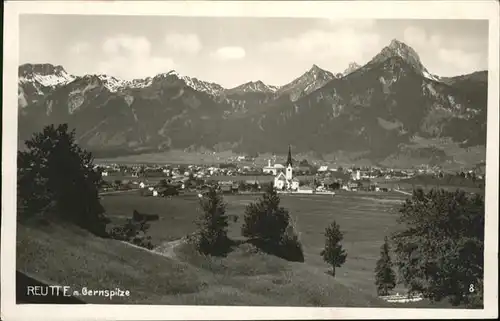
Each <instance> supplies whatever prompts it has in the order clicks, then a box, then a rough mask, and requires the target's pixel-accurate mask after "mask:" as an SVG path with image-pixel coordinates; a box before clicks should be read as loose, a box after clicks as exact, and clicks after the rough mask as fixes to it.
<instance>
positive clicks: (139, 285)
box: [17, 192, 449, 307]
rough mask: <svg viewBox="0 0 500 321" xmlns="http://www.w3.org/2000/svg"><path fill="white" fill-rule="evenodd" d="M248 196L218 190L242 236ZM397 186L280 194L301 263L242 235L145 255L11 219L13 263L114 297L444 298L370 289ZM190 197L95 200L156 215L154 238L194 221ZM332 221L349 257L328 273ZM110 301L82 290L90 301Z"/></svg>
mask: <svg viewBox="0 0 500 321" xmlns="http://www.w3.org/2000/svg"><path fill="white" fill-rule="evenodd" d="M257 197H258V196H256V195H230V196H225V201H226V202H227V203H228V207H227V213H228V214H234V215H237V216H238V217H239V220H238V222H236V223H231V225H230V231H229V234H230V237H231V238H232V239H235V240H238V239H239V240H241V232H240V228H241V224H242V221H243V213H244V208H245V206H246V205H247V204H248V203H250V202H252V201H254V200H255V199H257ZM402 197H404V195H401V194H397V193H395V194H392V193H374V192H373V193H369V192H367V193H361V192H359V193H348V192H345V193H343V192H340V193H339V194H338V195H336V196H335V197H329V196H318V195H316V196H312V195H307V196H297V195H294V196H282V197H281V199H282V205H283V206H284V207H285V208H287V209H289V210H290V213H291V215H292V217H293V218H294V219H295V220H296V221H297V226H298V231H299V233H300V238H301V242H302V244H303V247H304V252H305V262H304V263H294V262H288V261H285V260H282V259H280V258H277V257H275V256H272V255H268V254H264V253H253V252H252V246H251V245H249V244H246V243H243V244H240V245H238V246H236V248H235V249H234V251H232V252H231V253H230V254H229V255H228V256H227V257H225V258H207V257H203V256H200V255H198V254H195V252H194V251H193V249H192V248H190V246H189V245H183V246H180V247H178V248H177V249H176V250H175V251H176V257H175V259H170V258H167V257H163V256H159V255H155V254H152V253H150V252H148V251H145V250H142V249H137V248H133V247H131V246H128V245H126V244H123V243H121V242H118V241H114V240H104V239H99V238H94V237H91V236H89V235H88V234H87V233H86V232H84V231H81V230H78V229H76V228H72V229H68V228H66V227H58V226H53V227H46V228H42V229H40V228H33V227H29V226H23V225H20V226H19V231H18V250H17V251H18V257H17V259H18V261H17V265H18V268H19V269H21V270H22V271H24V272H26V273H27V274H32V275H34V276H36V277H38V278H40V280H41V281H46V282H48V283H52V284H62V285H70V286H72V288H79V287H82V286H87V287H89V288H97V289H103V288H115V287H120V288H122V289H127V290H130V291H131V293H132V295H131V297H129V298H128V299H127V300H124V299H123V298H116V299H114V300H113V301H112V303H121V302H124V303H148V304H206V305H210V304H218V305H266V306H269V305H274V306H287V305H288V306H339V307H370V306H377V307H384V306H394V307H449V306H447V305H446V304H444V306H443V304H440V305H431V304H429V303H428V302H417V303H412V304H389V303H386V302H384V301H382V300H380V299H378V298H376V293H375V285H374V280H373V270H374V268H375V262H376V260H377V259H378V256H379V251H380V246H381V244H382V243H383V239H384V236H385V235H388V234H389V233H391V232H392V231H394V230H395V229H397V225H396V216H397V214H396V212H395V206H397V205H398V204H399V203H400V202H401V201H402ZM197 202H198V200H197V198H196V197H195V196H180V197H174V198H172V199H164V198H154V197H141V196H139V195H134V194H116V195H109V196H104V197H103V199H102V203H103V205H104V206H105V208H106V209H107V215H108V216H109V217H110V218H111V219H112V220H113V222H115V223H119V222H121V221H123V220H124V219H125V218H129V217H131V215H132V210H133V209H136V210H138V211H139V212H141V213H147V214H158V215H159V216H160V220H159V221H156V222H151V229H150V231H149V234H150V235H151V236H152V239H153V242H154V243H156V244H160V243H163V242H166V241H170V240H174V239H179V238H181V237H183V236H185V235H186V234H189V233H191V232H193V231H194V230H195V224H194V223H193V222H194V220H195V219H196V217H197V216H198V214H199V212H198V209H197V208H198V206H197V204H198V203H197ZM333 220H336V221H337V223H339V225H340V227H341V230H342V231H343V232H344V242H343V245H344V247H345V249H346V250H347V253H348V257H347V261H346V263H345V265H344V266H343V267H341V268H338V269H337V276H336V277H335V278H332V277H331V276H329V275H328V274H327V273H326V272H327V271H328V269H329V267H328V266H327V265H326V264H325V263H324V262H323V261H322V259H321V257H320V255H319V252H320V251H321V249H322V247H323V245H324V236H323V231H324V229H325V227H326V226H327V224H329V223H330V222H331V221H333ZM97 301H99V302H109V300H107V299H103V298H96V297H94V298H90V302H97Z"/></svg>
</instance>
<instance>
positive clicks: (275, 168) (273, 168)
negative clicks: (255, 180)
mask: <svg viewBox="0 0 500 321" xmlns="http://www.w3.org/2000/svg"><path fill="white" fill-rule="evenodd" d="M284 169H285V166H283V165H281V164H274V165H271V160H268V161H267V166H266V167H264V168H263V169H262V171H263V172H264V173H266V174H273V175H275V176H276V175H278V172H280V171H282V170H284Z"/></svg>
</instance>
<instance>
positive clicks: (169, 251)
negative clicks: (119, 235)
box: [121, 239, 185, 259]
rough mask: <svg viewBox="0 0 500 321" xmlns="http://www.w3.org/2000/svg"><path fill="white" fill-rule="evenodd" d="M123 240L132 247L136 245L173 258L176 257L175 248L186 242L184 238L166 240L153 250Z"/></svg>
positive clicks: (138, 247)
mask: <svg viewBox="0 0 500 321" xmlns="http://www.w3.org/2000/svg"><path fill="white" fill-rule="evenodd" d="M121 242H122V243H123V244H126V245H128V246H132V247H135V248H137V249H140V250H143V251H147V252H150V253H152V254H156V255H161V256H165V257H168V258H171V259H173V258H175V257H176V255H175V248H176V247H177V246H179V245H181V244H182V243H184V242H185V240H184V239H178V240H175V241H171V242H165V243H163V244H161V245H159V246H157V247H155V248H154V249H152V250H149V249H146V248H144V247H140V246H137V245H135V244H132V243H129V242H125V241H121Z"/></svg>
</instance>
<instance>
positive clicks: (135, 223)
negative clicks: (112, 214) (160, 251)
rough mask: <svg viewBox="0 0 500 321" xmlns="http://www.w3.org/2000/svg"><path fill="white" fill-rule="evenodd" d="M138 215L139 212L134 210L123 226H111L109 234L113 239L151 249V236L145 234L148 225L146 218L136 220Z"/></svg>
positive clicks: (152, 246)
mask: <svg viewBox="0 0 500 321" xmlns="http://www.w3.org/2000/svg"><path fill="white" fill-rule="evenodd" d="M140 216H141V214H139V213H138V212H137V211H136V210H134V213H133V217H132V218H131V219H127V221H126V223H125V224H124V225H123V226H119V227H114V228H112V229H111V231H110V232H109V236H110V237H111V238H113V239H115V240H120V241H125V242H128V243H132V244H134V245H137V246H140V247H144V248H147V249H150V250H152V249H153V248H154V245H153V243H152V242H151V237H150V236H146V233H147V230H148V229H149V227H150V225H149V224H147V223H146V219H141V220H138V218H139V217H140Z"/></svg>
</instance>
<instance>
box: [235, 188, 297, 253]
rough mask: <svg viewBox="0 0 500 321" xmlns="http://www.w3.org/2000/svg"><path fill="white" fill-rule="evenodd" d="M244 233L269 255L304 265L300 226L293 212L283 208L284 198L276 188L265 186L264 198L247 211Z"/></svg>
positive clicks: (250, 206) (248, 206)
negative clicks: (296, 224)
mask: <svg viewBox="0 0 500 321" xmlns="http://www.w3.org/2000/svg"><path fill="white" fill-rule="evenodd" d="M241 233H242V235H243V236H245V237H248V238H250V241H251V242H252V243H253V244H255V245H257V246H259V247H260V248H261V249H262V250H264V251H267V252H268V253H271V254H274V255H277V256H279V257H281V258H284V259H287V260H290V261H299V262H303V261H304V253H303V250H302V245H301V243H300V240H299V238H298V235H297V233H296V226H294V225H293V224H292V222H291V219H290V214H289V212H288V211H287V210H286V209H285V208H283V207H281V206H280V198H279V196H278V193H277V192H276V189H275V188H274V186H273V185H272V184H267V185H265V193H264V194H263V195H262V197H261V198H260V199H259V200H258V201H257V202H255V203H251V204H249V205H247V207H246V208H245V216H244V222H243V226H242V228H241Z"/></svg>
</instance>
